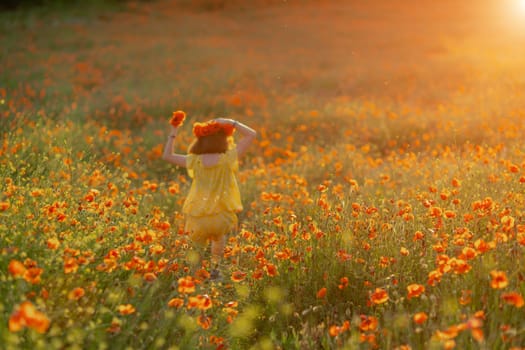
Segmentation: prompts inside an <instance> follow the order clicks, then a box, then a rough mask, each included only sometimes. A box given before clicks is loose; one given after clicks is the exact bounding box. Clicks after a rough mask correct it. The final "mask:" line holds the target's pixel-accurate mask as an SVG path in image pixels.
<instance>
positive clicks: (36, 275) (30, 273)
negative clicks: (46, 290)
mask: <svg viewBox="0 0 525 350" xmlns="http://www.w3.org/2000/svg"><path fill="white" fill-rule="evenodd" d="M42 272H44V270H43V269H41V268H39V267H30V268H28V269H27V270H26V272H25V273H24V279H25V280H26V281H27V282H29V283H31V284H38V283H40V276H41V275H42Z"/></svg>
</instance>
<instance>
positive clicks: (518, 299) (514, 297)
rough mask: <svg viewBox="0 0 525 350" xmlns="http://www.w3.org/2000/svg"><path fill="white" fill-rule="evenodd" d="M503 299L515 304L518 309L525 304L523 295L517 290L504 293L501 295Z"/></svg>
mask: <svg viewBox="0 0 525 350" xmlns="http://www.w3.org/2000/svg"><path fill="white" fill-rule="evenodd" d="M501 299H503V300H504V301H505V302H506V303H508V304H511V305H514V306H515V307H517V308H518V309H519V308H521V307H523V305H525V302H524V300H523V297H522V296H521V294H520V293H517V292H509V293H504V294H502V295H501Z"/></svg>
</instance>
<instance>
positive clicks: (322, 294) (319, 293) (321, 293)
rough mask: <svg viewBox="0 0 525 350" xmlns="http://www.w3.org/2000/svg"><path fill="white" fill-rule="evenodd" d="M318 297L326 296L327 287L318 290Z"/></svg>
mask: <svg viewBox="0 0 525 350" xmlns="http://www.w3.org/2000/svg"><path fill="white" fill-rule="evenodd" d="M316 296H317V299H322V298H324V297H325V296H326V287H323V288H321V289H319V290H318V291H317V294H316Z"/></svg>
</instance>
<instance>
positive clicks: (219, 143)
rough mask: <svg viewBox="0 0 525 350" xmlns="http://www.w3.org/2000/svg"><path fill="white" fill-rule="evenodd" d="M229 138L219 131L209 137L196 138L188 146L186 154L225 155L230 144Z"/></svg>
mask: <svg viewBox="0 0 525 350" xmlns="http://www.w3.org/2000/svg"><path fill="white" fill-rule="evenodd" d="M228 138H229V136H228V135H226V133H225V132H223V131H222V130H220V131H219V132H216V133H214V134H211V135H207V136H201V137H197V138H196V139H195V140H194V141H193V142H192V143H191V145H190V147H189V149H188V152H189V153H193V154H205V153H225V152H226V151H227V150H228V148H229V145H230V143H229V142H228Z"/></svg>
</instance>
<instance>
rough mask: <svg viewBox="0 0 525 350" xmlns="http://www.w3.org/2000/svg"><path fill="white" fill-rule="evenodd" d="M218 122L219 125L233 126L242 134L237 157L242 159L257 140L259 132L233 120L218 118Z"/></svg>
mask: <svg viewBox="0 0 525 350" xmlns="http://www.w3.org/2000/svg"><path fill="white" fill-rule="evenodd" d="M216 121H217V122H219V123H229V124H232V125H233V126H235V129H236V130H237V131H238V132H239V133H240V134H241V139H240V140H239V141H238V142H237V156H238V157H242V156H243V155H244V154H245V153H246V151H247V150H248V147H249V146H250V145H251V144H252V142H253V140H255V137H256V136H257V132H256V131H255V130H253V129H252V128H250V127H249V126H247V125H245V124H243V123H241V122H239V121H235V120H233V119H225V118H218V119H216Z"/></svg>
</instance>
